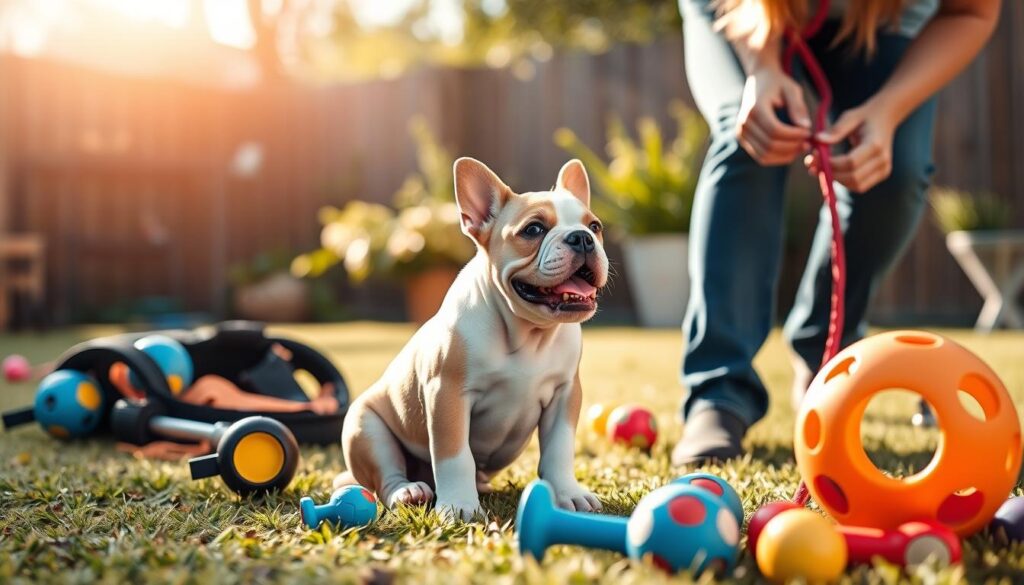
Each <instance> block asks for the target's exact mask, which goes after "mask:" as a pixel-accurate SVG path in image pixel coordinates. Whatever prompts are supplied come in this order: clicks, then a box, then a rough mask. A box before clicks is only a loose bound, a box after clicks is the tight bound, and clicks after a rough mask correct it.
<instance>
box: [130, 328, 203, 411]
mask: <svg viewBox="0 0 1024 585" xmlns="http://www.w3.org/2000/svg"><path fill="white" fill-rule="evenodd" d="M134 345H135V349H138V350H139V351H141V352H143V353H145V354H146V355H148V356H149V357H150V358H151V359H152V360H153V361H154V362H156V365H157V366H159V367H160V371H161V372H163V374H164V376H165V377H166V378H167V387H168V388H170V389H171V394H173V395H175V396H177V395H179V394H181V393H182V392H183V391H184V390H186V389H188V387H189V386H191V385H192V382H193V375H194V370H193V365H192V356H190V355H189V353H188V350H187V349H185V346H184V345H182V344H181V342H179V341H177V340H175V339H172V338H170V337H168V336H166V335H160V334H154V335H147V336H146V337H143V338H142V339H139V340H138V341H136V342H135V344H134ZM129 381H130V382H131V384H132V386H134V387H136V388H140V387H141V386H142V382H141V381H140V380H139V379H138V378H137V377H136V376H135V373H134V372H132V374H131V376H130V378H129Z"/></svg>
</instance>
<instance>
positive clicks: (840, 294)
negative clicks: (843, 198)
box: [782, 0, 846, 506]
mask: <svg viewBox="0 0 1024 585" xmlns="http://www.w3.org/2000/svg"><path fill="white" fill-rule="evenodd" d="M828 4H829V0H820V1H819V2H818V11H817V12H816V13H815V15H814V18H812V19H811V21H810V22H808V23H807V25H806V26H804V28H803V30H801V31H799V32H797V31H796V30H794V29H792V28H789V29H787V30H786V50H785V53H784V55H783V61H782V63H783V67H784V68H785V71H786V73H787V74H790V73H791V69H792V63H793V57H794V56H796V57H799V58H800V62H801V63H802V64H803V66H804V69H806V70H807V75H808V76H809V77H810V78H811V83H812V85H814V90H815V91H816V92H817V94H818V98H819V100H820V101H819V103H818V109H817V111H816V112H815V116H814V124H813V127H812V129H811V130H812V132H813V134H812V136H811V149H812V151H813V152H814V154H815V155H817V159H818V183H819V184H820V185H821V194H822V196H823V197H824V199H825V204H826V205H828V211H829V215H830V216H831V217H832V308H831V310H830V313H829V319H828V337H827V339H826V341H825V352H824V354H823V355H822V356H821V366H824V365H825V364H826V363H828V362H829V360H831V359H832V358H833V357H834V356H835V355H836V354H837V353H839V349H840V344H841V343H842V338H843V318H844V316H845V314H846V312H845V308H844V303H845V296H846V249H845V246H844V245H843V231H842V226H841V225H840V221H839V210H838V208H837V206H836V191H835V188H834V187H833V176H832V155H831V153H830V152H829V145H828V144H824V143H822V142H820V141H818V140H817V139H816V138H815V137H816V136H817V134H818V133H819V132H821V131H823V130H825V128H826V127H827V125H828V111H829V108H830V107H831V105H832V88H831V87H830V86H829V83H828V77H826V76H825V72H824V71H822V69H821V65H820V64H819V63H818V60H817V59H816V58H815V57H814V53H812V52H811V49H810V48H809V47H808V46H807V42H806V39H809V38H811V37H813V36H814V35H815V34H816V33H817V32H818V30H819V29H820V28H821V25H822V24H823V23H824V22H825V17H826V16H827V15H828ZM810 498H811V494H810V492H809V491H808V490H807V485H806V484H805V483H804V482H803V481H801V482H800V487H798V488H797V490H796V494H794V495H793V501H795V502H796V503H798V504H800V505H801V506H802V505H804V504H806V503H807V501H808V500H809V499H810Z"/></svg>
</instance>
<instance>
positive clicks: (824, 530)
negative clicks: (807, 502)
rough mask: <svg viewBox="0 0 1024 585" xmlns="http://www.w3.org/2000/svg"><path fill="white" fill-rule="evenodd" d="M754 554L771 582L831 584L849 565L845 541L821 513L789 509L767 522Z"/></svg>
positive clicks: (763, 572)
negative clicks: (796, 580) (847, 563)
mask: <svg viewBox="0 0 1024 585" xmlns="http://www.w3.org/2000/svg"><path fill="white" fill-rule="evenodd" d="M755 556H756V557H757V566H758V568H760V569H761V574H763V575H764V576H765V578H767V579H768V580H769V581H771V582H772V583H785V582H787V581H790V580H793V579H801V580H803V581H805V582H806V583H809V584H817V583H828V582H830V581H835V580H836V579H838V578H839V576H840V575H841V574H842V573H843V570H844V569H845V568H846V540H844V539H843V537H842V536H841V535H840V534H839V532H838V531H836V529H835V528H834V527H833V526H832V523H831V522H830V521H828V520H826V519H825V518H824V517H822V516H820V515H819V514H817V513H815V512H812V511H810V510H805V509H797V510H787V511H785V512H783V513H781V514H779V515H778V516H776V517H775V518H772V519H771V520H770V521H769V522H768V524H766V525H765V527H764V530H763V531H762V532H761V536H760V538H758V540H757V551H756V555H755Z"/></svg>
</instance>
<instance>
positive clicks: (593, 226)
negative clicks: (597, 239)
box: [590, 221, 604, 234]
mask: <svg viewBox="0 0 1024 585" xmlns="http://www.w3.org/2000/svg"><path fill="white" fill-rule="evenodd" d="M603 229H604V226H603V225H601V222H599V221H592V222H590V231H592V232H594V233H595V234H599V233H601V230H603Z"/></svg>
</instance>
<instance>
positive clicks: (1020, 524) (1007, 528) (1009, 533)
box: [989, 496, 1024, 542]
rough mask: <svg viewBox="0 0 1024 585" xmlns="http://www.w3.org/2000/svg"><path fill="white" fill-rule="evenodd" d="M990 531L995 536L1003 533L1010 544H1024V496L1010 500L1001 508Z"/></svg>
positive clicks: (990, 524)
mask: <svg viewBox="0 0 1024 585" xmlns="http://www.w3.org/2000/svg"><path fill="white" fill-rule="evenodd" d="M989 530H990V531H991V532H992V533H993V534H998V533H999V532H1002V533H1003V534H1005V535H1006V539H1007V540H1008V541H1010V542H1024V496H1020V497H1014V498H1010V499H1009V500H1006V502H1005V503H1003V505H1002V506H999V510H998V511H996V517H995V518H993V519H992V522H991V523H989Z"/></svg>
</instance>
